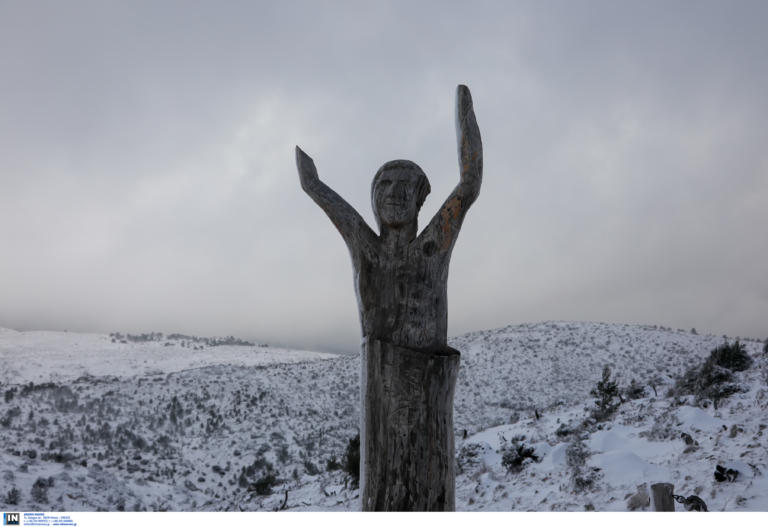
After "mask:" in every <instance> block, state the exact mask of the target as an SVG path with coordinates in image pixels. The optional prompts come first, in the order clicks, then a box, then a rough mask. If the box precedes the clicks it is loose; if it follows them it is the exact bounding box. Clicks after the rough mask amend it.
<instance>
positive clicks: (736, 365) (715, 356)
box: [707, 340, 752, 371]
mask: <svg viewBox="0 0 768 527" xmlns="http://www.w3.org/2000/svg"><path fill="white" fill-rule="evenodd" d="M707 361H708V362H709V361H712V362H714V363H715V364H717V365H718V366H721V367H723V368H728V369H729V370H731V371H744V370H747V369H749V367H750V366H752V357H750V356H749V354H748V353H747V347H746V346H745V345H744V344H742V343H740V342H739V341H738V340H737V341H736V342H734V343H733V344H728V343H725V344H723V345H722V346H718V347H717V348H715V349H713V350H712V353H710V354H709V359H707Z"/></svg>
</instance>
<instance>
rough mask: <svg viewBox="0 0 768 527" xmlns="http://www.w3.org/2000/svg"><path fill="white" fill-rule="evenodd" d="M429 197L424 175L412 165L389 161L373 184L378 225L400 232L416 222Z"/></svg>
mask: <svg viewBox="0 0 768 527" xmlns="http://www.w3.org/2000/svg"><path fill="white" fill-rule="evenodd" d="M428 193H429V182H428V181H427V177H426V176H425V175H424V172H423V171H422V170H421V168H419V166H418V165H416V164H415V163H413V162H410V161H390V162H389V163H387V164H385V165H384V166H383V167H382V168H381V169H379V172H378V173H377V174H376V177H375V178H374V180H373V189H372V196H371V199H372V201H373V211H374V213H375V215H376V221H377V222H378V223H379V227H381V225H387V226H389V227H394V228H399V227H403V226H405V225H408V224H410V223H412V222H415V221H416V218H417V216H418V214H419V209H420V208H421V205H422V204H423V203H424V198H426V196H427V194H428Z"/></svg>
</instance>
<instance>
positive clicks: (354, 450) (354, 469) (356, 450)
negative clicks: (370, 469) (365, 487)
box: [344, 434, 360, 487]
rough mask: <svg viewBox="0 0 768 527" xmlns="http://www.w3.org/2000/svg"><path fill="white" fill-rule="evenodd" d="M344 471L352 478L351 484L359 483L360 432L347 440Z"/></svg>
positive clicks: (356, 484) (357, 484)
mask: <svg viewBox="0 0 768 527" xmlns="http://www.w3.org/2000/svg"><path fill="white" fill-rule="evenodd" d="M344 472H346V473H347V474H349V475H350V476H351V478H352V484H353V485H354V486H355V487H357V486H359V485H360V434H357V435H356V436H355V437H353V438H351V439H350V440H349V443H348V444H347V451H346V452H345V453H344Z"/></svg>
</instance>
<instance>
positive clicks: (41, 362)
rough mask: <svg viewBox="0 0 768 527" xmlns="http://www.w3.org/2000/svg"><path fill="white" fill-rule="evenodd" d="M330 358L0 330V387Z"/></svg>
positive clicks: (270, 350)
mask: <svg viewBox="0 0 768 527" xmlns="http://www.w3.org/2000/svg"><path fill="white" fill-rule="evenodd" d="M182 343H184V346H183V347H182ZM187 344H189V346H187ZM333 357H335V355H331V354H328V353H319V352H314V351H296V350H286V349H280V348H271V347H258V346H215V347H210V346H202V345H200V346H198V345H197V344H196V343H193V342H189V343H187V342H186V341H183V340H178V339H163V340H159V341H153V342H121V341H120V340H115V339H114V338H112V337H110V336H108V335H99V334H89V333H69V332H62V331H24V332H20V331H14V330H11V329H4V328H0V383H3V384H9V383H17V384H21V383H25V382H30V381H32V382H48V381H64V380H73V379H77V378H79V377H83V376H93V377H101V376H108V375H109V376H115V377H133V376H136V375H152V374H154V373H170V372H176V371H181V370H188V369H191V368H202V367H206V366H211V365H215V364H231V365H239V366H256V365H266V364H276V363H287V362H302V361H306V360H315V359H328V358H333Z"/></svg>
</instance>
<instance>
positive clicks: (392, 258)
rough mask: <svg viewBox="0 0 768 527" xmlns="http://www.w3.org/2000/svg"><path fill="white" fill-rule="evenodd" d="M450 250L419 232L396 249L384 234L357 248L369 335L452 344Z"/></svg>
mask: <svg viewBox="0 0 768 527" xmlns="http://www.w3.org/2000/svg"><path fill="white" fill-rule="evenodd" d="M449 259H450V250H448V251H446V250H440V249H439V248H438V246H437V244H436V243H435V242H434V241H432V240H430V239H429V238H428V237H427V238H422V237H417V238H416V239H414V240H413V241H412V242H410V243H409V244H407V245H405V246H403V247H400V248H399V249H397V250H395V251H389V250H385V248H384V247H383V245H382V244H381V242H380V240H379V239H378V238H375V239H373V240H370V241H368V242H367V243H365V242H364V243H363V244H361V246H360V247H358V248H357V249H356V250H353V254H352V260H353V265H354V267H355V289H356V292H357V298H358V304H359V309H360V317H361V324H362V329H363V336H364V337H372V338H376V339H380V340H384V341H388V342H392V343H393V344H396V345H398V346H404V347H409V348H416V349H420V348H428V349H437V348H443V347H445V346H446V336H447V330H448V306H447V281H448V264H449Z"/></svg>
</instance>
